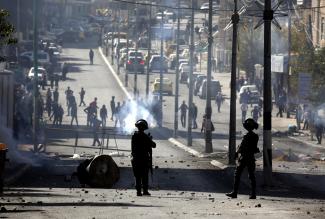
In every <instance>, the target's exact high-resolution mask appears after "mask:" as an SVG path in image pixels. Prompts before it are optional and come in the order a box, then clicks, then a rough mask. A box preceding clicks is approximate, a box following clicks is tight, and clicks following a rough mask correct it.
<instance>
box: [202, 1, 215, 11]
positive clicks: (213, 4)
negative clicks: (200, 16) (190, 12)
mask: <svg viewBox="0 0 325 219" xmlns="http://www.w3.org/2000/svg"><path fill="white" fill-rule="evenodd" d="M218 8H220V0H214V1H213V2H212V10H217V9H218ZM200 9H201V10H204V11H208V10H209V2H205V3H203V4H202V5H201V7H200Z"/></svg>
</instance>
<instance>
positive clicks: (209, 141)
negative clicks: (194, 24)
mask: <svg viewBox="0 0 325 219" xmlns="http://www.w3.org/2000/svg"><path fill="white" fill-rule="evenodd" d="M208 21H209V27H208V32H209V36H208V71H207V95H206V97H207V100H206V107H205V115H206V122H205V152H206V153H212V151H213V148H212V131H211V114H212V109H211V89H210V88H211V70H212V69H211V58H212V44H213V36H212V0H209V19H208Z"/></svg>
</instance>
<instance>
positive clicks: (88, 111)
mask: <svg viewBox="0 0 325 219" xmlns="http://www.w3.org/2000/svg"><path fill="white" fill-rule="evenodd" d="M84 112H85V113H86V114H87V126H92V120H93V119H92V118H93V117H94V116H95V114H94V112H93V108H92V107H91V106H88V107H86V108H85V109H84Z"/></svg>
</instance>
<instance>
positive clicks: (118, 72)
mask: <svg viewBox="0 0 325 219" xmlns="http://www.w3.org/2000/svg"><path fill="white" fill-rule="evenodd" d="M117 7H118V9H117V10H118V16H117V19H118V22H117V34H118V36H117V47H116V52H117V74H118V75H119V74H120V21H121V8H120V2H117Z"/></svg>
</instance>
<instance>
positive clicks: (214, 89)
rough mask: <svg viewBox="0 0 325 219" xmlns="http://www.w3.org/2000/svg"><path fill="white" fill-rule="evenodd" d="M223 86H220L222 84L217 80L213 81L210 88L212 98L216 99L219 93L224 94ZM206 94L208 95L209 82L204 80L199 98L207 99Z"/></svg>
mask: <svg viewBox="0 0 325 219" xmlns="http://www.w3.org/2000/svg"><path fill="white" fill-rule="evenodd" d="M221 87H222V86H221V85H220V82H219V81H217V80H211V87H210V91H211V98H212V99H214V98H215V97H216V96H217V94H218V92H222V91H221ZM206 94H207V81H206V80H204V81H203V82H202V85H201V87H200V90H199V93H198V96H199V97H200V98H201V99H205V98H206Z"/></svg>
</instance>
